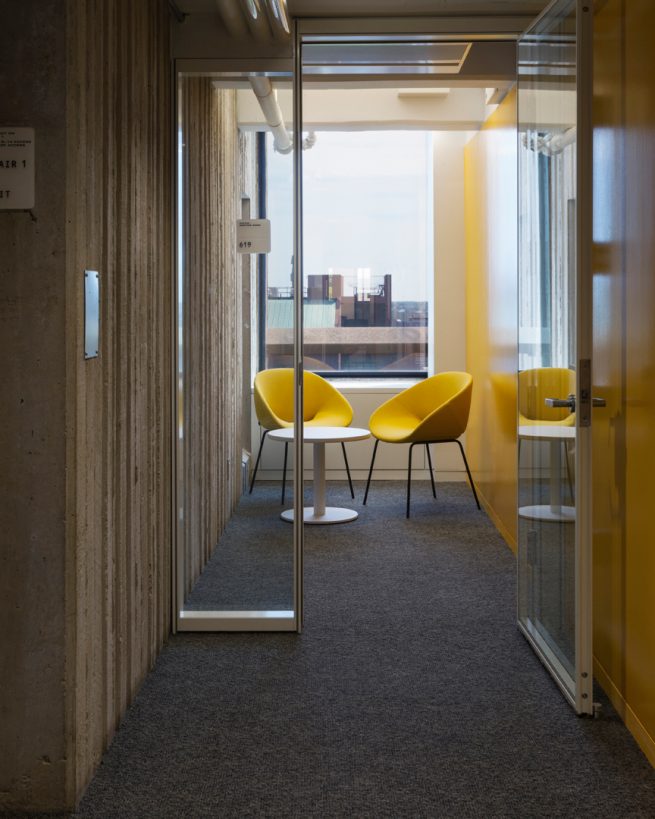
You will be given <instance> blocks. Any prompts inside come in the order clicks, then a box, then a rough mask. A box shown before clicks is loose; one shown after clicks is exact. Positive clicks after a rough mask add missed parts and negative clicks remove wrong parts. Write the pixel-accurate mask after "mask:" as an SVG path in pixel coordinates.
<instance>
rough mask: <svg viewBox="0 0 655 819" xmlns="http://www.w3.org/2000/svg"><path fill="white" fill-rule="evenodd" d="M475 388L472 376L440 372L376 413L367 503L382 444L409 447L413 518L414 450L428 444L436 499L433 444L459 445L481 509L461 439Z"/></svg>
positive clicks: (374, 414)
mask: <svg viewBox="0 0 655 819" xmlns="http://www.w3.org/2000/svg"><path fill="white" fill-rule="evenodd" d="M472 388H473V378H472V377H471V376H470V375H469V374H468V373H458V372H453V373H439V374H438V375H433V376H432V377H431V378H426V379H425V381H421V382H419V383H418V384H414V385H413V386H411V387H409V388H408V389H406V390H403V392H401V393H398V395H395V396H394V397H393V398H391V399H390V400H389V401H386V402H385V403H384V404H382V405H381V406H380V407H378V408H377V409H376V410H375V412H374V413H373V415H371V418H370V421H369V428H370V430H371V433H372V435H373V436H374V437H375V439H376V440H375V446H374V448H373V457H372V458H371V468H370V469H369V473H368V481H367V482H366V493H365V495H364V503H366V499H367V497H368V490H369V486H370V484H371V475H372V474H373V464H374V463H375V455H376V453H377V449H378V444H379V443H380V441H385V442H386V443H389V444H409V465H408V470H407V517H409V501H410V492H411V482H412V450H413V448H414V447H415V446H416V445H417V444H421V445H423V444H424V445H425V449H426V451H427V455H428V465H429V469H430V480H431V482H432V494H433V496H434V497H435V498H436V497H437V492H436V488H435V485H434V474H433V471H432V457H431V455H430V444H444V443H456V444H457V445H458V446H459V450H460V452H461V453H462V458H463V459H464V466H465V467H466V474H467V475H468V478H469V482H470V484H471V489H472V490H473V497H474V498H475V502H476V504H477V506H478V509H479V508H480V502H479V501H478V496H477V493H476V491H475V486H474V485H473V479H472V477H471V471H470V469H469V465H468V462H467V460H466V455H465V454H464V447H463V446H462V444H461V441H459V440H458V438H459V436H460V435H461V434H462V433H463V432H464V431H465V429H466V425H467V423H468V417H469V409H470V407H471V391H472Z"/></svg>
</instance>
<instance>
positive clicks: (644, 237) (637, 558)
mask: <svg viewBox="0 0 655 819" xmlns="http://www.w3.org/2000/svg"><path fill="white" fill-rule="evenodd" d="M654 30H655V3H653V2H652V0H629V2H625V0H608V2H607V3H605V4H603V5H600V6H599V8H598V11H597V14H596V17H595V34H594V189H595V197H594V207H595V216H594V225H595V228H594V295H593V298H594V381H595V394H596V395H601V396H603V397H604V398H605V399H606V400H607V408H606V409H600V410H596V411H595V415H594V428H593V435H594V439H593V440H594V449H593V457H594V469H593V476H594V478H593V480H594V486H593V492H594V654H595V660H596V669H595V670H596V675H597V678H598V679H599V681H600V682H601V684H602V685H603V687H604V688H605V690H606V691H607V692H608V694H609V695H610V696H611V698H612V700H613V702H614V704H615V706H616V707H617V709H618V710H619V712H620V713H621V714H622V716H623V718H624V719H625V721H626V724H627V725H628V727H629V728H630V729H631V731H632V732H633V734H634V735H635V737H636V739H637V740H638V742H639V743H640V745H641V747H642V748H643V750H644V752H645V753H646V755H647V756H648V757H649V759H650V761H651V763H653V764H654V765H655V524H654V522H653V511H652V510H653V484H654V481H653V465H654V464H655V377H654V374H655V230H654V219H653V213H654V211H655V92H654V91H653V76H655V49H653V46H652V32H653V31H654Z"/></svg>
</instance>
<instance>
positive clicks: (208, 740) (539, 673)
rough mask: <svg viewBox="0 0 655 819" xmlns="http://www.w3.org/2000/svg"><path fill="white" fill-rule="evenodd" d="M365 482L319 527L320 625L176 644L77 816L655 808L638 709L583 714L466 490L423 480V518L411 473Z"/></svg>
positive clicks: (310, 590)
mask: <svg viewBox="0 0 655 819" xmlns="http://www.w3.org/2000/svg"><path fill="white" fill-rule="evenodd" d="M362 490H363V487H362V486H361V485H359V486H358V487H357V498H358V500H357V502H356V503H355V507H356V508H358V509H359V510H360V511H361V512H362V514H361V516H360V518H359V520H358V521H356V522H355V523H352V524H347V525H341V526H331V527H313V528H310V527H308V528H307V534H306V540H307V543H306V558H305V564H306V565H305V576H306V580H305V591H306V609H305V630H304V632H303V634H302V635H295V634H197V635H193V634H186V635H178V636H176V637H173V638H171V639H170V640H169V642H168V644H167V645H166V647H165V648H164V650H163V652H162V654H161V656H160V657H159V659H158V662H157V665H156V667H155V670H154V671H153V673H152V674H151V675H150V676H149V677H148V678H147V680H146V681H145V683H144V685H143V687H142V689H141V691H140V692H139V694H138V696H137V698H136V700H135V702H134V704H133V706H132V707H131V708H130V710H129V711H128V713H127V715H126V717H125V719H124V721H123V724H122V726H121V728H120V730H119V731H118V733H117V735H116V737H115V739H114V741H113V743H112V745H111V747H110V748H109V750H108V752H107V753H106V754H105V757H104V759H103V762H102V765H101V766H100V768H99V770H98V772H97V774H96V776H95V778H94V780H93V781H92V783H91V785H90V786H89V788H88V791H87V793H86V795H85V797H84V799H83V800H82V803H81V805H80V807H79V810H78V812H77V814H76V816H79V817H162V819H163V817H220V818H221V819H231V817H235V818H236V817H371V818H373V817H492V816H498V817H500V816H505V817H538V816H543V817H546V816H548V817H553V816H561V817H585V816H589V817H592V816H593V817H628V816H635V817H636V816H643V817H653V816H655V772H654V771H653V770H652V768H651V767H650V766H649V765H648V763H647V761H646V760H645V758H644V757H643V755H642V754H641V752H640V751H639V749H638V748H637V746H636V744H635V743H634V741H633V740H632V738H631V736H630V735H629V734H628V732H627V731H626V729H625V727H624V726H623V724H622V723H621V721H620V720H619V719H618V717H617V716H616V715H615V714H614V713H613V711H612V710H611V708H610V707H609V706H608V705H607V704H606V705H605V709H604V715H603V717H602V718H601V719H598V720H591V719H581V718H578V717H576V716H575V715H574V714H573V713H572V711H571V710H570V708H569V706H568V705H567V704H566V703H565V702H564V700H563V698H562V696H561V694H560V693H559V691H558V689H557V688H556V687H555V685H554V684H553V683H552V682H551V680H550V679H549V678H548V676H547V674H546V672H545V671H544V669H543V668H542V666H541V664H540V663H539V661H538V660H537V658H536V657H535V656H534V655H533V653H532V651H531V650H530V648H529V647H528V645H527V643H526V642H525V640H524V639H523V637H522V636H521V635H520V634H519V632H518V630H517V628H516V625H515V566H514V558H513V556H512V554H511V552H510V551H509V550H508V548H507V547H506V546H505V544H504V543H503V541H502V540H501V538H500V537H499V535H498V534H497V533H496V531H495V529H494V528H493V526H492V524H491V523H490V522H489V520H488V519H487V518H486V516H485V515H484V513H482V512H478V511H477V509H476V508H475V505H474V503H473V500H472V498H471V495H470V491H469V489H468V487H467V486H466V485H465V484H446V485H441V484H440V485H439V486H438V490H439V499H438V500H437V501H434V500H432V498H431V496H430V493H429V488H428V485H426V484H425V483H423V484H419V483H417V486H416V491H415V492H414V493H413V507H412V510H413V511H412V518H411V519H410V520H409V521H407V520H406V519H405V517H404V487H403V485H402V484H400V483H396V482H389V483H387V482H378V483H376V484H375V485H374V487H373V491H372V494H371V497H370V500H369V505H367V507H365V508H362V507H361V495H362ZM329 492H330V494H331V497H332V498H335V500H334V501H333V502H334V503H335V504H336V503H339V502H340V503H341V504H342V505H344V506H347V505H349V504H350V501H349V498H348V495H347V490H346V489H345V487H343V486H339V487H335V486H333V485H330V487H329ZM338 496H341V499H340V500H339V501H337V500H336V498H337V497H338Z"/></svg>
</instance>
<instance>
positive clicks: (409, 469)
mask: <svg viewBox="0 0 655 819" xmlns="http://www.w3.org/2000/svg"><path fill="white" fill-rule="evenodd" d="M415 446H416V444H410V445H409V462H408V464H407V511H406V513H405V517H406V518H408V517H409V501H410V498H411V494H412V450H413V449H414V447H415Z"/></svg>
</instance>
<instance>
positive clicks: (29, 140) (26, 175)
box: [0, 126, 34, 210]
mask: <svg viewBox="0 0 655 819" xmlns="http://www.w3.org/2000/svg"><path fill="white" fill-rule="evenodd" d="M33 207H34V128H7V127H2V126H0V210H31V209H32V208H33Z"/></svg>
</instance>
